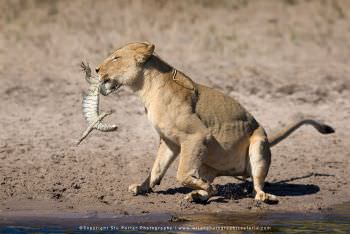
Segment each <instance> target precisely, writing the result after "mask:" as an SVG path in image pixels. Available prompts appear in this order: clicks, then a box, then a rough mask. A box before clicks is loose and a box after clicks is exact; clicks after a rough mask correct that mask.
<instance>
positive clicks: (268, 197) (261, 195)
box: [255, 191, 278, 204]
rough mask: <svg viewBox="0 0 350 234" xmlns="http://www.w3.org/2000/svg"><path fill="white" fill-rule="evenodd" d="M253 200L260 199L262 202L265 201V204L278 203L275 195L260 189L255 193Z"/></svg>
mask: <svg viewBox="0 0 350 234" xmlns="http://www.w3.org/2000/svg"><path fill="white" fill-rule="evenodd" d="M255 200H257V201H262V202H265V203H267V204H277V203H278V199H277V197H276V196H275V195H272V194H269V193H265V192H263V191H260V192H258V193H257V194H256V195H255Z"/></svg>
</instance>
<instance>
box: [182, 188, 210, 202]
mask: <svg viewBox="0 0 350 234" xmlns="http://www.w3.org/2000/svg"><path fill="white" fill-rule="evenodd" d="M209 197H210V196H209V194H208V192H207V191H205V190H195V191H192V192H190V193H189V194H187V195H186V196H185V200H187V201H189V202H196V203H205V202H207V201H208V199H209Z"/></svg>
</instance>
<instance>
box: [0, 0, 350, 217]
mask: <svg viewBox="0 0 350 234" xmlns="http://www.w3.org/2000/svg"><path fill="white" fill-rule="evenodd" d="M0 9H2V10H1V12H3V14H1V16H0V28H1V32H2V33H1V34H0V99H1V102H0V119H1V121H0V129H1V130H0V210H1V211H2V212H6V211H14V210H33V211H35V210H42V209H46V210H50V209H55V210H63V211H64V210H74V211H101V212H113V213H118V214H124V215H125V214H142V213H149V212H151V213H154V212H158V213H162V212H168V211H176V212H200V211H206V212H207V211H212V212H216V211H247V210H261V209H263V210H279V211H286V210H289V211H309V210H319V209H324V208H325V207H328V206H330V205H332V204H334V203H341V202H344V201H347V200H348V198H349V195H350V194H349V191H350V179H349V178H350V177H349V171H350V168H349V167H350V164H349V158H350V155H349V154H350V153H349V152H350V145H349V141H350V133H349V130H350V129H349V128H350V127H349V121H350V119H349V118H350V117H349V116H350V101H349V96H350V77H349V74H350V66H349V54H350V44H349V42H350V31H349V28H350V21H349V17H350V4H349V2H348V1H271V2H270V1H235V2H231V1H221V2H219V3H217V2H215V3H214V2H211V1H191V2H188V1H147V4H146V3H142V2H140V1H135V2H129V1H70V2H69V1H55V2H51V1H50V2H49V1H48V2H45V1H1V3H0ZM5 9H6V10H5ZM145 40H147V41H150V42H153V43H154V44H155V45H156V52H157V54H159V55H160V56H161V57H162V58H163V59H164V60H166V61H167V62H169V64H172V65H173V66H174V67H176V68H177V69H179V70H181V71H183V72H184V73H186V74H187V75H189V76H190V77H192V78H193V79H194V80H195V81H197V82H199V83H203V84H206V85H208V86H211V87H214V88H217V89H219V90H221V91H222V92H224V93H226V94H228V95H230V96H234V97H236V98H237V99H238V100H239V101H240V102H241V103H242V104H243V105H244V106H245V107H246V108H247V109H248V110H249V111H250V112H251V113H252V114H253V115H254V116H255V117H256V118H257V119H258V121H259V122H261V123H262V124H263V125H264V126H265V127H266V129H267V131H268V133H270V132H273V131H274V129H278V127H280V126H282V125H284V124H286V123H289V122H290V121H291V120H292V119H293V118H294V117H295V116H297V115H300V114H303V115H307V116H311V117H314V118H317V119H319V120H321V121H325V122H327V123H329V124H330V125H332V126H333V127H334V128H335V129H336V131H337V132H336V134H333V135H330V136H321V135H319V134H318V133H317V132H316V131H315V130H314V129H312V128H308V127H305V128H302V129H301V130H300V131H298V132H297V133H295V134H293V135H292V136H291V137H290V138H289V139H288V140H286V141H285V142H283V143H281V144H280V145H278V146H276V147H275V148H273V152H272V153H273V158H272V166H271V169H270V172H269V176H268V178H267V181H268V183H267V185H266V190H267V191H270V192H271V193H274V194H276V195H278V196H279V199H280V202H279V204H278V205H266V204H256V203H255V202H254V201H253V199H252V198H251V196H250V191H251V184H249V183H246V184H242V183H241V182H240V181H236V180H235V179H233V178H229V177H223V178H218V179H217V180H216V181H215V183H216V185H217V186H218V188H219V191H220V196H219V197H215V198H212V199H211V200H210V202H209V203H208V204H206V205H203V204H192V203H187V202H184V201H183V197H184V194H186V193H188V192H189V190H188V189H186V188H183V187H181V186H179V184H177V183H176V180H175V175H176V167H177V163H178V162H177V161H176V162H175V163H174V164H173V166H172V167H171V168H170V169H169V171H168V173H167V174H166V176H165V178H164V180H163V181H162V183H161V185H160V186H158V187H157V188H156V189H155V192H154V193H151V194H149V195H147V196H137V197H134V196H132V195H131V194H129V193H128V192H127V187H128V185H130V184H132V183H139V182H141V181H143V179H144V178H145V177H146V176H147V174H148V173H149V171H150V168H151V166H152V162H153V160H154V158H155V153H156V149H157V144H158V137H157V135H156V133H155V132H154V130H152V127H151V126H150V124H149V123H148V121H147V119H146V117H145V116H144V111H143V106H142V104H141V102H140V101H139V100H138V98H137V97H136V95H134V94H133V93H132V92H131V91H130V90H126V89H123V90H121V92H119V93H118V94H114V95H111V96H109V97H107V98H103V100H102V108H103V109H105V110H108V109H112V110H114V111H115V113H114V114H113V115H112V116H110V117H108V118H107V120H106V121H110V122H113V123H116V124H118V126H119V130H118V131H117V132H112V133H100V132H95V133H93V134H92V135H91V136H90V137H88V139H87V140H86V141H85V142H84V143H83V144H82V145H81V146H79V147H76V146H75V142H76V140H77V139H78V138H79V136H80V134H81V133H82V131H83V130H84V129H85V127H86V124H85V122H84V120H83V117H82V107H81V101H82V92H83V91H84V90H86V89H87V84H86V83H85V81H84V78H83V77H84V75H83V74H82V73H81V72H80V69H79V64H80V62H81V61H82V60H84V61H86V60H88V61H89V62H90V64H91V65H95V64H97V63H99V62H100V61H101V60H102V59H104V58H105V56H106V55H107V54H108V53H109V52H110V51H111V50H113V49H115V48H118V47H119V46H122V45H123V44H125V43H126V42H130V41H145Z"/></svg>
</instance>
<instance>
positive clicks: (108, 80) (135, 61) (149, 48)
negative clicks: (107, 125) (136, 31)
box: [96, 42, 154, 95]
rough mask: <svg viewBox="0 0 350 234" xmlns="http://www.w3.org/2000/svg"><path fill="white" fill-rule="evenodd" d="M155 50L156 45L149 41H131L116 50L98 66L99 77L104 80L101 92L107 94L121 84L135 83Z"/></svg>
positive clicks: (130, 84) (129, 84) (131, 84)
mask: <svg viewBox="0 0 350 234" xmlns="http://www.w3.org/2000/svg"><path fill="white" fill-rule="evenodd" d="M153 52H154V45H153V44H150V43H147V42H142V43H141V42H136V43H130V44H127V45H125V46H123V47H121V48H119V49H117V50H116V51H114V52H113V53H112V54H111V55H110V56H108V57H107V58H106V59H105V60H104V61H103V62H102V63H101V64H100V65H99V66H98V67H96V72H97V74H98V75H99V79H100V80H101V81H102V82H104V85H103V86H102V90H101V93H102V94H104V95H106V94H108V93H110V92H112V91H113V90H115V89H116V88H118V87H120V86H121V85H127V86H133V85H135V84H136V83H137V81H138V80H139V79H140V78H141V74H142V69H143V65H144V63H145V62H146V61H147V60H148V59H149V58H150V57H151V55H152V54H153Z"/></svg>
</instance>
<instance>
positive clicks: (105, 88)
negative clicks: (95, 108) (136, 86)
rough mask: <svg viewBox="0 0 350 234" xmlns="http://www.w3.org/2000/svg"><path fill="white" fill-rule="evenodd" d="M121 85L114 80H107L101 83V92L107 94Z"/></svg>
mask: <svg viewBox="0 0 350 234" xmlns="http://www.w3.org/2000/svg"><path fill="white" fill-rule="evenodd" d="M121 86H122V85H121V84H119V83H116V81H114V80H112V81H110V80H109V81H105V82H103V83H102V84H101V85H100V88H99V92H100V93H101V94H102V95H103V96H107V95H108V94H111V93H113V92H116V91H117V90H118V89H119V88H120V87H121Z"/></svg>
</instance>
